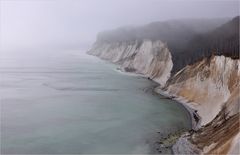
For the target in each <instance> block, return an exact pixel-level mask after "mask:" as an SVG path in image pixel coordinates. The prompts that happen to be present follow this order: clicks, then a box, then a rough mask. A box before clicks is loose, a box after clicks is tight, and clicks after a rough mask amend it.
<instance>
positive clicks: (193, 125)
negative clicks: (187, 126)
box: [155, 87, 201, 131]
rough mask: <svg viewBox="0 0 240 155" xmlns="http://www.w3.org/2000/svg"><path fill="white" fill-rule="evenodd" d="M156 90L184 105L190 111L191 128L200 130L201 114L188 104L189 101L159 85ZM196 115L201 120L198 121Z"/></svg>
mask: <svg viewBox="0 0 240 155" xmlns="http://www.w3.org/2000/svg"><path fill="white" fill-rule="evenodd" d="M155 92H156V93H158V94H160V95H162V96H165V97H167V98H169V99H171V100H174V101H176V102H178V103H180V104H181V105H183V107H184V108H185V109H186V110H187V111H188V113H189V115H190V117H191V128H192V130H195V131H196V130H198V129H199V128H200V127H201V125H200V123H201V116H199V115H198V114H197V113H196V112H195V109H193V108H191V107H190V106H189V105H188V104H189V103H188V102H184V101H183V100H182V99H180V98H179V96H175V95H171V94H169V93H167V92H166V91H164V90H162V89H161V88H159V87H157V88H155ZM194 116H195V117H197V119H198V120H199V121H198V122H197V121H196V120H195V118H194Z"/></svg>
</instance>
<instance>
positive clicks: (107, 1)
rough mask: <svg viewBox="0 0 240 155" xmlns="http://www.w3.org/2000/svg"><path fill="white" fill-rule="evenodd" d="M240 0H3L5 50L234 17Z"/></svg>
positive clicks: (80, 43)
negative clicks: (178, 21)
mask: <svg viewBox="0 0 240 155" xmlns="http://www.w3.org/2000/svg"><path fill="white" fill-rule="evenodd" d="M238 8H239V2H238V0H0V11H1V14H0V15H1V16H0V26H1V27H0V28H1V29H0V37H1V38H0V39H1V40H0V43H1V50H3V49H19V48H30V47H45V46H73V47H80V46H84V45H85V44H90V43H92V42H94V40H95V37H96V34H97V33H98V32H99V31H102V30H106V29H112V28H116V27H119V26H123V25H142V24H147V23H149V22H153V21H162V20H168V19H179V18H213V17H234V16H236V15H238V14H239V12H238Z"/></svg>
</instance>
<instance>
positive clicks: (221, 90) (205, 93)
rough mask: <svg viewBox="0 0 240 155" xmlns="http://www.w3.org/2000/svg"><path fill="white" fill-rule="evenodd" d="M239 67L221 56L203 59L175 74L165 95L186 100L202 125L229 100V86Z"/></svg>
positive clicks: (237, 61)
mask: <svg viewBox="0 0 240 155" xmlns="http://www.w3.org/2000/svg"><path fill="white" fill-rule="evenodd" d="M239 64H240V61H239V60H233V59H231V58H227V57H224V56H215V57H214V58H212V59H211V60H210V62H207V60H206V59H205V60H203V61H201V62H200V63H198V64H195V65H192V66H187V67H185V68H184V69H182V70H181V71H180V72H179V73H178V74H176V75H175V76H174V77H173V81H172V82H171V83H170V85H169V86H168V87H167V92H168V93H169V94H174V95H175V96H179V97H183V98H184V99H186V100H187V101H188V103H189V104H188V105H189V106H190V107H192V108H194V109H196V110H198V114H199V115H200V116H201V119H202V120H201V125H206V124H207V123H209V122H210V121H212V120H213V119H214V117H215V116H216V115H217V114H218V113H219V111H220V110H221V109H222V106H223V104H224V103H225V102H226V101H227V100H228V99H229V97H230V95H231V91H232V90H231V89H232V87H233V86H231V85H232V84H234V81H235V84H236V81H237V80H238V78H239V77H240V74H239V73H240V71H239ZM180 78H182V79H184V80H180Z"/></svg>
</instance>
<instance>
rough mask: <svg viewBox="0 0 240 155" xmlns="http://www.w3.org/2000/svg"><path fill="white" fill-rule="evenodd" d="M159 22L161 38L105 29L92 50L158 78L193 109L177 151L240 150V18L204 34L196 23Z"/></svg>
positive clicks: (162, 88)
mask: <svg viewBox="0 0 240 155" xmlns="http://www.w3.org/2000/svg"><path fill="white" fill-rule="evenodd" d="M178 24H179V23H178ZM154 26H156V25H154ZM157 26H159V28H158V29H157V30H158V33H156V34H159V35H160V36H158V35H149V34H152V31H151V30H149V31H150V32H145V33H144V34H145V35H140V36H141V37H139V34H138V33H135V31H139V29H137V30H129V29H127V32H132V31H134V33H126V34H128V36H127V37H126V36H124V35H120V36H122V37H116V36H119V34H125V33H120V32H123V31H119V30H118V31H117V32H115V31H114V32H107V35H106V36H105V35H104V34H105V33H103V34H101V35H100V39H98V40H97V41H96V43H95V44H94V45H93V47H92V49H90V50H89V51H88V54H91V55H95V56H98V57H100V58H101V59H104V60H107V61H110V62H113V63H116V64H119V65H120V67H121V69H122V70H123V71H126V72H133V73H137V74H141V75H142V76H145V77H147V78H149V79H152V80H154V81H156V82H158V83H159V84H160V86H159V87H158V88H156V91H157V92H163V93H164V94H167V95H168V96H171V98H173V99H176V100H178V101H179V102H181V103H183V104H184V105H185V106H187V108H188V109H191V110H190V113H191V116H192V119H193V122H194V126H193V129H192V130H191V131H189V132H187V133H185V134H183V135H182V136H181V137H180V138H179V140H178V141H177V142H176V144H175V145H174V146H173V152H174V153H175V154H210V153H211V154H240V151H239V150H240V146H239V144H240V142H239V137H240V131H239V130H240V129H239V128H240V127H239V108H240V98H239V85H240V84H239V80H240V68H239V67H240V60H239V17H235V18H234V19H232V20H230V21H229V22H227V23H225V24H223V25H221V26H219V25H218V26H217V27H216V28H215V29H214V30H211V31H209V32H206V31H205V32H202V31H201V33H202V34H199V32H200V31H197V32H198V33H196V27H195V29H193V26H191V24H190V25H188V26H186V24H183V23H181V24H180V25H174V26H172V27H171V23H166V22H164V23H158V24H157ZM169 26H170V28H169ZM151 27H152V25H150V26H148V27H147V28H151ZM179 27H180V28H179ZM179 29H181V30H179ZM187 29H189V32H190V33H187ZM140 30H142V28H141V29H140ZM144 30H146V27H145V28H144ZM166 30H168V31H169V32H171V33H166ZM193 30H194V31H193ZM125 31H126V30H124V32H125ZM172 32H174V33H172ZM186 33H187V34H186ZM140 34H141V33H140ZM154 34H155V33H154ZM174 34H176V35H174ZM151 37H152V38H151ZM143 38H145V39H143ZM181 39H183V40H181ZM180 40H181V41H180ZM178 47H179V48H178Z"/></svg>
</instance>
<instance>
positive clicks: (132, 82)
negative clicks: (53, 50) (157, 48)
mask: <svg viewBox="0 0 240 155" xmlns="http://www.w3.org/2000/svg"><path fill="white" fill-rule="evenodd" d="M0 60H1V61H0V64H1V65H0V74H1V79H0V94H1V102H0V104H1V151H2V152H1V153H15V154H57V153H62V154H80V153H85V154H91V153H98V154H107V153H109V154H113V153H119V154H131V153H136V154H140V153H141V154H147V153H151V152H154V151H152V144H153V143H154V142H155V140H156V139H157V137H158V136H159V133H158V132H160V134H161V136H166V135H167V134H169V133H170V132H175V131H178V130H180V129H189V128H190V127H191V120H190V118H189V114H188V112H187V111H186V109H184V107H183V106H182V105H180V104H179V103H176V102H175V101H171V100H168V99H165V98H164V97H162V96H160V95H157V94H155V93H154V92H153V90H152V89H153V88H154V87H155V86H157V84H156V83H154V82H152V81H150V80H147V79H145V78H142V77H138V76H129V75H126V74H121V73H120V72H119V71H116V70H115V69H116V67H117V66H115V65H113V64H110V63H108V62H105V61H102V60H100V59H98V58H96V57H93V56H89V55H87V54H85V53H84V52H81V51H60V52H58V53H57V54H47V53H46V54H41V55H38V56H36V55H34V54H33V55H23V54H22V55H14V56H12V55H10V56H8V55H4V56H1V57H0ZM154 137H155V138H154ZM169 152H170V148H169Z"/></svg>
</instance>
